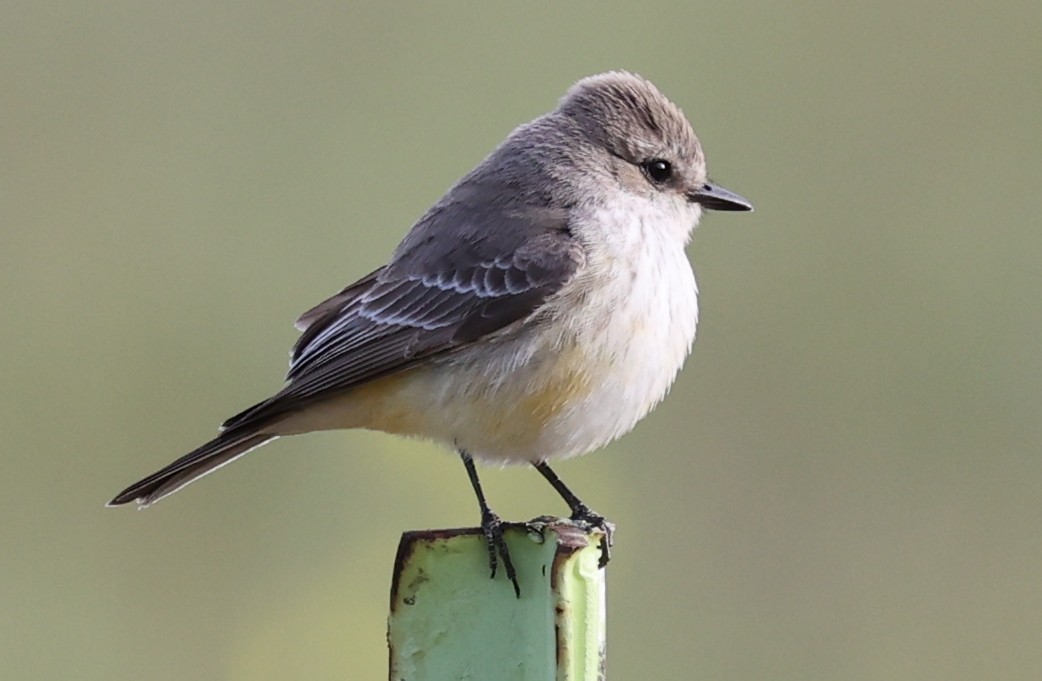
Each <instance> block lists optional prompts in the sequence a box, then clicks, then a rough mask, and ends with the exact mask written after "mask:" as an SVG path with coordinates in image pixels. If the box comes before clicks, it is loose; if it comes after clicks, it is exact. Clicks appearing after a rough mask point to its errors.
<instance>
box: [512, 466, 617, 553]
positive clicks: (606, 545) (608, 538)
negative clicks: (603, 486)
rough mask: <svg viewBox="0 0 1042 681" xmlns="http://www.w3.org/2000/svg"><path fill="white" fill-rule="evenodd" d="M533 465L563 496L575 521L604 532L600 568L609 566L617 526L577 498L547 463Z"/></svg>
mask: <svg viewBox="0 0 1042 681" xmlns="http://www.w3.org/2000/svg"><path fill="white" fill-rule="evenodd" d="M532 465H533V466H535V469H536V470H537V471H539V472H540V474H542V476H543V477H544V478H546V481H547V482H549V483H550V485H551V486H552V487H553V488H554V490H555V491H556V492H557V493H558V494H560V495H561V498H562V499H564V503H566V504H568V508H570V509H572V520H573V521H575V522H576V523H579V524H581V525H585V526H586V527H587V528H597V529H600V530H603V531H604V537H602V538H601V562H600V566H601V567H604V566H605V565H607V564H608V561H609V560H611V545H612V543H613V539H614V534H615V525H613V524H611V523H610V522H608V521H607V520H606V519H605V517H604V516H602V515H601V514H600V513H596V512H594V511H592V510H590V507H589V506H587V505H586V504H584V503H583V502H582V500H581V499H579V497H577V496H575V492H573V491H572V490H570V489H568V487H567V485H565V484H564V483H563V482H562V481H561V478H559V477H557V473H554V472H553V470H551V469H550V467H549V466H547V465H546V463H536V464H532Z"/></svg>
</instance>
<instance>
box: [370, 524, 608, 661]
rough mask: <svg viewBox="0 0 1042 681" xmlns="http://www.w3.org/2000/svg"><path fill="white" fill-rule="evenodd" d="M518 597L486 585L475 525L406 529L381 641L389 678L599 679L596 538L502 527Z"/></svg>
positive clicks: (600, 595) (600, 591) (600, 573)
mask: <svg viewBox="0 0 1042 681" xmlns="http://www.w3.org/2000/svg"><path fill="white" fill-rule="evenodd" d="M504 536H505V538H506V542H507V545H508V547H509V549H510V556H511V558H512V559H513V561H514V565H515V567H516V569H517V578H518V582H519V584H520V585H521V597H520V598H517V597H515V595H514V589H513V588H512V587H511V585H510V582H509V581H507V579H506V577H505V575H503V574H502V573H503V570H502V566H500V569H499V571H498V572H497V574H496V578H495V579H489V568H488V550H487V549H486V547H485V539H484V536H483V535H482V534H481V531H480V530H479V529H477V528H468V529H460V530H425V531H416V532H406V533H405V534H403V535H402V539H401V543H400V544H399V545H398V556H397V558H396V560H395V564H394V578H393V581H392V586H391V615H390V618H389V620H388V631H387V643H388V645H389V646H390V653H391V660H390V663H391V670H390V676H389V678H390V680H391V681H460V680H461V679H467V680H473V681H597V680H598V679H603V678H604V624H605V607H604V570H602V569H601V568H599V567H598V565H597V564H598V561H599V560H600V555H601V550H600V540H601V534H600V533H599V532H594V533H591V534H587V533H585V532H584V531H583V530H581V529H579V528H577V527H576V526H575V525H573V524H572V523H570V522H569V521H567V520H561V519H557V518H544V519H540V521H533V523H529V524H528V525H527V526H526V525H524V524H511V525H510V526H509V528H508V529H507V530H506V531H505V533H504Z"/></svg>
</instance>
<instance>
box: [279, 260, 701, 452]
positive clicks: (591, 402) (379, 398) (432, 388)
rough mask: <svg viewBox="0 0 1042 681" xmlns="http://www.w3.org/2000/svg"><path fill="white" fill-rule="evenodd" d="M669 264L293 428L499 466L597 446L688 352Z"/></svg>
mask: <svg viewBox="0 0 1042 681" xmlns="http://www.w3.org/2000/svg"><path fill="white" fill-rule="evenodd" d="M679 258H680V259H679V260H674V261H673V262H672V263H669V266H668V267H658V268H655V267H651V268H645V269H644V270H638V272H640V274H638V275H636V276H633V277H630V276H628V275H627V276H625V277H619V278H617V279H616V280H614V281H613V282H612V283H611V285H610V286H602V288H601V295H599V296H596V297H594V298H595V300H594V302H591V301H590V300H589V299H587V300H585V301H584V302H579V300H577V299H576V300H571V299H569V298H568V297H563V298H562V299H561V300H560V301H559V304H560V310H561V311H560V313H559V316H558V318H557V320H556V321H555V322H552V323H546V324H542V325H540V326H534V327H529V328H526V329H525V330H524V332H523V333H521V334H517V335H516V337H513V338H509V339H505V340H500V341H499V342H496V343H494V344H493V343H489V344H483V345H482V346H480V347H472V348H469V349H467V350H465V351H464V352H462V353H460V354H458V355H456V356H455V357H453V358H452V359H450V360H446V361H442V362H439V363H437V364H432V365H427V366H423V367H419V368H416V369H413V370H410V371H406V372H403V373H401V374H397V375H394V376H391V377H388V378H385V379H382V380H379V381H375V382H373V383H372V384H369V385H367V386H363V387H361V388H359V389H356V390H353V391H351V392H350V393H347V394H345V395H343V396H342V397H339V398H336V399H334V400H331V401H330V403H328V404H326V405H322V408H319V409H317V410H316V409H313V410H309V411H311V412H312V413H311V414H309V416H308V418H307V419H306V420H307V423H301V424H300V426H299V428H298V429H295V430H297V432H304V431H306V430H317V429H325V428H352V427H361V428H369V429H372V430H380V431H384V432H388V433H394V434H398V435H407V436H416V437H423V438H427V439H432V440H435V441H438V442H441V443H443V444H445V445H447V446H449V447H453V448H462V449H465V450H467V451H468V452H469V453H471V454H472V455H473V456H474V457H475V458H479V459H483V460H485V461H491V462H500V463H510V462H537V461H545V460H548V459H557V458H565V457H570V456H576V455H579V454H584V453H586V452H589V451H591V450H594V449H597V448H598V447H601V446H603V445H605V444H607V443H608V442H611V441H612V440H614V439H616V438H617V437H619V436H621V435H623V434H625V433H627V432H629V431H630V430H631V429H632V428H633V427H634V426H635V425H636V423H637V422H638V421H639V420H640V419H641V418H643V417H644V416H646V415H647V413H648V412H649V411H651V409H652V408H653V407H654V406H655V405H656V404H657V403H658V402H659V401H660V400H661V399H662V398H663V397H664V396H665V394H666V393H667V392H668V390H669V387H670V385H671V384H672V383H673V380H674V378H675V377H676V375H677V372H678V371H679V370H680V368H681V366H682V364H683V362H684V359H685V358H686V356H687V354H688V352H689V350H690V347H691V343H692V341H693V340H694V336H695V326H696V323H697V317H698V304H697V290H696V287H695V280H694V275H693V274H692V272H691V268H690V265H689V264H688V262H687V259H686V258H685V257H683V252H682V251H680V252H679ZM659 262H660V264H661V261H659ZM602 283H603V282H602ZM579 288H581V283H580V284H579ZM577 290H578V289H577ZM511 335H513V334H511Z"/></svg>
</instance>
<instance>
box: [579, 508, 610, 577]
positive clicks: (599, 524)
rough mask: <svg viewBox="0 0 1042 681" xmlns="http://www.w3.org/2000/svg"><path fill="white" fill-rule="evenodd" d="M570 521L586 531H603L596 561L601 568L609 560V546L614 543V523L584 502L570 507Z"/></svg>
mask: <svg viewBox="0 0 1042 681" xmlns="http://www.w3.org/2000/svg"><path fill="white" fill-rule="evenodd" d="M571 521H572V522H573V523H575V524H576V525H578V526H579V527H581V528H582V529H583V530H585V531H587V532H589V531H590V530H600V531H601V532H602V533H603V535H602V536H601V560H600V562H599V563H598V565H599V566H600V567H602V568H603V567H604V566H605V565H607V564H608V561H610V560H611V547H612V545H613V544H614V543H615V523H612V522H610V521H609V520H608V519H607V518H605V517H604V516H602V515H601V514H600V513H597V512H596V511H592V510H590V508H589V507H588V506H586V505H585V504H580V505H579V506H577V507H576V508H574V509H572V515H571Z"/></svg>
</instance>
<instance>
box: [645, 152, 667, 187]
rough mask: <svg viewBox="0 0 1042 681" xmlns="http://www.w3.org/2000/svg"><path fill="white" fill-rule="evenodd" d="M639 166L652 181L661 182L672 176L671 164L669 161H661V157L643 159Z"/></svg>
mask: <svg viewBox="0 0 1042 681" xmlns="http://www.w3.org/2000/svg"><path fill="white" fill-rule="evenodd" d="M641 167H642V168H643V169H644V173H645V174H646V175H647V176H648V177H649V178H650V179H651V181H652V182H659V183H661V182H665V181H666V180H668V179H669V178H671V177H673V166H672V165H671V164H670V162H669V161H663V160H662V159H661V158H653V159H651V160H650V161H645V162H644V163H643V164H641Z"/></svg>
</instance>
